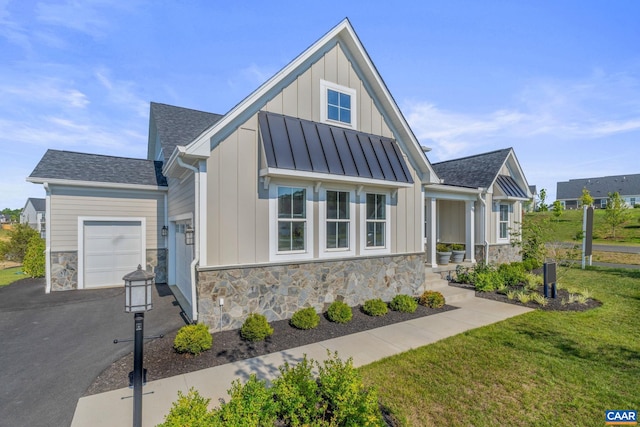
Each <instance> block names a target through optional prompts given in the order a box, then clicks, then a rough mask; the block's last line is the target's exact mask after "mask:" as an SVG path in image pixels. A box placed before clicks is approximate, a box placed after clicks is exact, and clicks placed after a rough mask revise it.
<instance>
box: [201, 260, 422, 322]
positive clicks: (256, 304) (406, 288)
mask: <svg viewBox="0 0 640 427" xmlns="http://www.w3.org/2000/svg"><path fill="white" fill-rule="evenodd" d="M424 261H425V260H424V254H422V253H420V254H408V255H393V256H392V255H387V256H380V257H367V258H350V259H347V260H327V261H324V260H323V261H311V262H301V263H296V264H287V265H282V264H278V265H274V264H272V265H258V266H248V267H236V268H220V269H203V270H200V271H199V272H198V312H199V314H198V319H199V321H200V322H203V323H205V324H206V325H208V326H209V327H210V328H213V329H222V330H231V329H238V328H240V327H241V326H242V323H243V322H244V320H245V319H246V317H247V315H248V314H249V313H260V314H263V315H264V316H266V318H267V320H268V321H275V320H284V319H290V318H291V316H292V315H293V313H295V312H296V311H297V310H298V309H300V308H304V307H313V308H315V310H316V311H317V312H323V311H325V310H326V308H327V307H328V306H329V304H331V303H332V302H333V301H336V300H339V301H344V302H345V303H347V304H349V305H350V306H355V305H358V304H362V303H363V302H364V301H366V300H368V299H371V298H381V299H382V300H384V301H389V300H391V299H392V298H393V297H394V296H396V295H397V294H409V295H418V294H419V293H421V292H422V291H423V290H424V289H423V288H424V272H425V263H424ZM219 297H222V298H224V306H223V307H219V306H218V298H219ZM221 316H222V319H221ZM221 320H222V321H221Z"/></svg>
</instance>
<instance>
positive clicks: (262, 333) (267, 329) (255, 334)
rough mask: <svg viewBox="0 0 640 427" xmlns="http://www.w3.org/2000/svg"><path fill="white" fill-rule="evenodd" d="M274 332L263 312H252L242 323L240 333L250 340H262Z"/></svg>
mask: <svg viewBox="0 0 640 427" xmlns="http://www.w3.org/2000/svg"><path fill="white" fill-rule="evenodd" d="M271 334H273V328H272V327H271V325H269V322H267V318H266V317H264V316H263V315H262V314H258V313H251V314H249V316H247V319H246V320H245V321H244V323H243V324H242V328H241V329H240V335H242V338H244V339H245V340H249V341H262V340H264V339H265V338H267V337H269V336H271Z"/></svg>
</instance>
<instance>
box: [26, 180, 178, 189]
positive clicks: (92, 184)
mask: <svg viewBox="0 0 640 427" xmlns="http://www.w3.org/2000/svg"><path fill="white" fill-rule="evenodd" d="M27 181H28V182H32V183H34V184H49V185H63V186H67V187H93V188H113V189H119V190H146V191H168V190H169V188H168V187H164V186H158V185H143V184H123V183H118V182H95V181H74V180H71V179H48V178H36V177H28V178H27Z"/></svg>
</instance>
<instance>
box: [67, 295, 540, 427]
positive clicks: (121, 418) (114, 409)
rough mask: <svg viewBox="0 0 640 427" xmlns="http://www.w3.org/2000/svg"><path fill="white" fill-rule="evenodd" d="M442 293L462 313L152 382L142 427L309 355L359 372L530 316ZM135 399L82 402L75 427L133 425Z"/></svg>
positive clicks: (123, 394) (122, 394) (125, 395)
mask: <svg viewBox="0 0 640 427" xmlns="http://www.w3.org/2000/svg"><path fill="white" fill-rule="evenodd" d="M439 290H441V291H442V292H443V294H445V298H446V299H447V303H448V304H450V305H453V306H456V307H459V309H458V310H452V311H447V312H444V313H439V314H436V315H432V316H427V317H422V318H419V319H414V320H409V321H407V322H402V323H397V324H394V325H390V326H385V327H382V328H378V329H372V330H369V331H365V332H360V333H357V334H353V335H347V336H344V337H340V338H335V339H330V340H327V341H322V342H318V343H315V344H310V345H306V346H303V347H298V348H293V349H289V350H285V351H281V352H278V353H272V354H268V355H265V356H260V357H256V358H253V359H248V360H244V361H241V362H235V363H229V364H226V365H221V366H216V367H213V368H209V369H204V370H201V371H196V372H191V373H188V374H184V375H178V376H175V377H170V378H165V379H162V380H158V381H153V382H150V383H148V384H147V385H146V386H145V387H144V389H143V393H144V395H143V404H142V411H143V425H144V426H145V427H147V426H149V427H150V426H155V425H157V424H159V423H161V422H163V421H164V416H165V415H166V414H167V413H168V412H169V410H170V409H171V404H172V402H174V401H175V400H176V399H177V397H178V394H177V393H178V390H181V391H182V392H183V393H186V392H187V391H188V390H189V388H190V387H194V388H196V389H197V390H198V391H199V392H200V394H202V395H203V396H205V397H210V398H211V403H212V405H215V406H218V401H219V399H221V398H222V399H227V398H228V395H227V390H228V389H229V388H230V386H231V382H232V381H233V380H235V379H240V380H241V381H243V382H244V381H245V380H246V379H247V378H248V377H249V375H250V374H256V375H257V376H258V377H259V378H264V379H271V378H274V377H276V376H277V375H278V373H279V371H278V367H279V366H280V365H282V364H283V363H284V362H289V363H291V364H295V363H296V362H298V361H300V360H302V358H303V355H305V354H306V355H307V357H310V358H312V359H314V360H318V361H322V360H324V359H326V357H327V350H330V351H331V352H333V351H337V352H338V355H339V356H340V357H341V358H342V359H347V358H349V357H352V358H353V362H354V365H355V366H362V365H366V364H368V363H371V362H374V361H376V360H379V359H382V358H385V357H388V356H392V355H394V354H398V353H401V352H404V351H407V350H409V349H412V348H417V347H421V346H424V345H428V344H431V343H433V342H436V341H438V340H441V339H443V338H447V337H450V336H453V335H456V334H459V333H461V332H464V331H468V330H470V329H474V328H478V327H481V326H485V325H489V324H491V323H495V322H499V321H501V320H505V319H507V318H509V317H512V316H517V315H519V314H523V313H526V312H529V311H531V309H528V308H523V307H520V306H516V305H513V304H505V303H500V302H496V301H491V300H487V299H482V298H476V297H475V296H474V292H473V291H469V290H464V289H460V288H454V287H448V288H444V289H439ZM447 294H449V295H447ZM132 395H133V390H131V389H128V388H125V389H120V390H114V391H110V392H107V393H101V394H97V395H93V396H87V397H83V398H81V399H80V400H79V401H78V406H77V407H76V412H75V415H74V417H73V422H72V424H71V426H72V427H85V426H91V427H102V426H104V427H112V426H125V425H131V423H132V414H133V399H132Z"/></svg>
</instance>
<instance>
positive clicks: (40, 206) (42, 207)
mask: <svg viewBox="0 0 640 427" xmlns="http://www.w3.org/2000/svg"><path fill="white" fill-rule="evenodd" d="M29 202H31V205H32V206H33V209H35V210H36V212H44V211H46V210H47V201H46V200H45V199H39V198H36V197H29V198H28V199H27V203H29Z"/></svg>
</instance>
